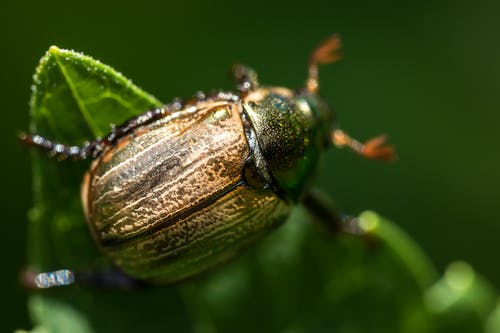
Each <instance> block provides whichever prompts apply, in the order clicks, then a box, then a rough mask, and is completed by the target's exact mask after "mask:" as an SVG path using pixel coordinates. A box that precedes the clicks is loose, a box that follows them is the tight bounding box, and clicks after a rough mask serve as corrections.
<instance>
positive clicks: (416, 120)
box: [0, 0, 500, 332]
mask: <svg viewBox="0 0 500 333" xmlns="http://www.w3.org/2000/svg"><path fill="white" fill-rule="evenodd" d="M499 10H500V3H498V2H495V1H491V2H487V1H475V2H471V1H420V2H413V3H410V2H408V3H406V2H400V1H377V2H371V3H368V2H365V1H359V0H358V1H347V0H343V1H313V0H311V1H307V2H298V1H296V2H294V1H288V2H270V1H261V0H258V1H252V2H229V1H182V2H160V1H157V2H153V1H148V0H144V1H141V2H140V3H135V4H128V3H124V2H121V1H108V2H103V1H95V0H92V1H85V2H78V3H76V2H75V3H70V2H67V1H46V2H45V1H44V2H31V3H30V2H26V1H18V2H13V1H5V0H2V2H1V3H0V36H1V41H2V44H1V45H2V52H0V63H1V64H2V74H1V75H0V78H1V81H0V96H1V100H2V101H3V103H4V106H3V108H2V109H3V119H2V121H1V122H0V123H1V126H2V130H1V131H0V135H1V142H2V144H3V158H2V161H3V163H2V164H1V168H2V170H1V174H2V175H4V181H3V182H2V185H3V186H2V201H1V202H2V208H3V209H2V211H3V216H4V217H3V219H2V221H3V224H4V228H3V232H2V238H3V240H2V242H0V246H1V251H2V253H3V256H2V257H3V258H2V260H3V273H2V274H1V276H0V279H1V282H0V283H1V286H2V287H1V289H2V296H3V299H4V302H2V305H3V306H4V307H5V308H4V309H3V310H2V313H3V314H4V315H2V323H1V324H0V325H1V326H2V327H1V328H2V331H5V332H9V331H12V330H13V329H15V328H19V327H24V328H27V327H30V324H29V323H28V315H27V312H26V310H25V307H26V306H25V291H24V290H23V289H22V288H20V287H19V286H18V282H17V277H18V272H19V271H20V270H21V269H22V268H23V264H24V262H25V256H26V250H25V249H26V234H25V233H26V224H27V218H26V214H27V211H28V209H29V207H30V205H31V184H30V182H31V179H30V159H29V154H28V153H27V152H26V151H25V150H24V149H22V148H21V147H20V146H19V145H18V144H17V141H16V135H17V134H18V132H19V131H21V130H26V129H27V127H28V104H27V103H28V99H29V96H30V85H31V77H32V74H33V72H34V69H35V66H36V65H37V63H38V59H39V58H40V57H41V56H42V55H43V54H44V52H45V51H46V50H47V48H48V47H49V46H50V45H52V44H55V45H58V46H59V47H62V48H71V49H75V50H79V51H83V52H84V53H86V54H88V55H92V56H94V57H95V58H97V59H100V60H101V61H103V62H104V63H107V64H110V65H112V66H113V67H115V68H116V69H117V70H119V71H121V72H123V73H124V74H125V75H126V76H128V77H130V78H132V79H133V80H134V82H135V83H137V84H138V85H139V86H141V87H142V88H144V89H145V90H146V91H148V92H150V93H153V94H154V95H155V96H156V97H158V98H159V99H160V100H162V101H165V102H168V101H169V100H171V99H172V98H173V97H175V96H183V97H189V96H191V94H192V93H194V92H195V91H196V90H209V89H212V88H231V87H232V83H231V81H230V80H228V76H227V73H228V69H229V67H230V65H231V64H232V63H233V62H237V61H238V62H244V63H247V64H249V65H251V66H253V67H254V68H255V69H257V70H258V72H259V73H260V78H261V81H262V82H263V83H268V84H273V85H274V84H276V85H285V86H292V87H296V86H299V85H301V84H303V82H304V79H305V75H306V61H307V57H308V55H309V53H310V52H311V50H312V49H313V48H314V47H315V46H316V45H317V44H318V42H320V41H321V40H322V39H323V38H325V37H326V36H328V35H329V34H331V33H333V32H338V33H340V34H341V36H342V38H343V40H344V48H343V53H344V56H345V57H344V60H342V61H341V62H340V63H338V64H335V65H332V66H328V67H325V68H322V71H321V85H322V86H321V91H322V94H323V95H324V96H325V98H326V99H327V100H328V101H329V102H331V104H332V105H333V107H334V108H335V109H336V111H337V115H338V118H339V121H340V124H341V125H342V127H343V128H344V129H346V130H347V131H348V132H350V133H351V134H352V135H354V136H356V137H359V138H360V139H366V138H368V137H371V136H373V135H376V134H379V133H381V132H386V133H389V134H390V137H391V141H392V142H393V143H395V144H396V145H397V147H398V152H399V156H400V160H399V162H398V163H396V164H391V165H385V164H378V163H373V162H369V161H364V160H362V159H360V158H358V157H356V156H353V155H351V154H349V153H347V152H344V151H333V150H332V151H330V152H329V153H328V154H327V156H326V158H325V161H324V163H323V165H322V167H321V170H320V171H319V173H318V183H319V184H320V187H322V188H323V189H325V190H326V191H327V192H328V193H330V194H331V195H332V196H333V197H334V199H335V200H336V202H337V203H338V205H339V206H340V207H342V209H343V211H344V212H346V213H351V214H354V213H357V212H359V211H361V210H365V209H373V210H376V211H377V212H379V213H380V214H382V215H384V216H386V217H388V218H390V219H391V220H393V221H395V222H397V223H398V224H399V225H400V226H401V227H402V228H403V229H405V230H406V231H407V232H408V234H409V235H410V236H411V237H413V238H414V239H415V240H416V241H417V242H418V243H419V244H420V245H421V246H422V247H423V248H424V250H425V251H426V252H427V254H428V255H429V256H430V257H431V259H432V260H433V261H434V262H435V263H436V264H437V266H438V267H439V268H440V269H441V270H442V269H444V267H445V266H446V264H447V263H449V262H450V261H452V260H456V259H463V260H465V261H468V262H469V263H471V264H472V265H473V266H474V268H475V269H476V270H477V271H478V272H480V273H482V274H483V275H484V276H486V277H487V278H488V279H489V280H490V281H491V282H492V283H493V284H494V285H495V286H496V287H497V288H498V289H500V265H499V264H498V262H497V260H498V259H497V258H496V255H495V253H498V252H499V251H500V244H499V242H498V236H499V235H500V218H499V213H498V211H497V207H498V206H497V205H498V199H499V191H500V190H499V189H500V172H499V170H500V108H499V106H500V100H499V94H498V91H499V88H500V60H499V59H500V39H499V38H498V34H499V32H500V20H499V19H498V18H499V17H500V16H499V14H500V11H499Z"/></svg>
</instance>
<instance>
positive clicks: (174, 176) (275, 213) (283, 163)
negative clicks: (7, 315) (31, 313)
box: [21, 35, 395, 287]
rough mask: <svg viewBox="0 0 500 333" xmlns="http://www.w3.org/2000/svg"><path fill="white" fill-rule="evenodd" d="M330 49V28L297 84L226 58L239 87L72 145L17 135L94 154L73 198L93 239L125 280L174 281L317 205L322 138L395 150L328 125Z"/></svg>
mask: <svg viewBox="0 0 500 333" xmlns="http://www.w3.org/2000/svg"><path fill="white" fill-rule="evenodd" d="M339 47H340V38H339V37H338V36H337V35H333V36H331V37H330V38H328V39H327V40H325V41H324V42H323V43H322V44H320V45H319V46H318V47H317V48H316V49H315V51H314V52H313V53H312V55H311V57H310V60H309V73H308V74H309V75H308V78H307V82H306V85H305V87H303V88H300V89H296V90H291V89H288V88H284V87H267V86H261V85H260V84H259V82H258V79H257V74H256V73H255V72H254V71H253V70H252V69H250V68H248V67H245V66H243V65H235V66H233V74H234V77H235V79H236V81H237V84H238V85H237V90H238V92H237V93H231V92H217V93H214V94H211V95H205V94H203V93H197V94H196V95H195V97H194V98H193V99H191V100H189V101H187V102H184V103H181V102H178V101H177V102H174V103H172V104H170V105H165V106H163V107H161V108H156V109H153V110H149V111H147V112H145V113H143V114H141V115H139V116H137V117H135V118H133V119H130V120H129V121H127V122H125V123H124V124H122V125H121V126H117V127H113V128H112V130H111V132H110V133H109V134H108V135H107V136H105V137H104V138H98V139H95V140H93V141H90V142H88V143H86V144H84V145H83V146H81V147H78V146H69V145H64V144H61V143H58V142H53V141H51V140H48V139H46V138H44V137H42V136H39V135H35V134H33V135H23V136H22V138H21V140H22V141H23V142H24V143H26V144H28V145H30V146H34V147H36V148H39V149H41V150H44V151H46V152H48V153H49V155H50V156H52V157H56V158H59V159H77V160H83V159H89V158H92V159H93V162H92V164H91V167H90V169H89V170H88V171H87V172H86V174H85V176H84V180H83V183H82V188H81V196H82V203H83V210H84V213H85V216H86V219H87V221H88V225H89V227H90V230H91V233H92V236H93V238H94V240H95V241H96V243H97V244H98V246H99V247H100V249H101V250H102V251H103V252H104V253H105V254H106V255H107V256H109V257H110V258H111V260H112V261H113V263H114V264H115V265H116V266H117V267H118V268H119V269H120V270H121V271H122V272H124V273H125V274H126V275H127V276H130V277H132V278H133V279H137V280H139V281H149V282H155V283H156V282H160V283H169V282H175V281H179V280H182V279H185V278H188V277H191V276H194V275H196V274H198V273H200V272H203V271H205V270H207V269H209V268H211V267H213V266H215V265H216V264H218V263H221V262H224V261H226V260H228V259H229V258H231V257H233V256H235V255H236V254H238V253H239V252H240V250H241V249H242V248H243V247H245V246H247V245H248V244H249V243H251V242H252V241H254V240H256V239H257V238H259V237H260V236H261V235H263V234H265V233H267V232H268V231H269V230H271V229H273V228H275V227H276V226H278V225H280V224H281V223H283V222H284V221H285V220H286V219H287V217H288V215H289V213H290V210H291V207H292V206H293V205H295V204H297V203H302V204H304V206H305V207H306V208H309V210H310V211H311V212H312V213H313V214H314V213H315V212H314V210H315V209H317V201H316V199H317V198H316V197H315V195H314V192H313V191H310V186H309V185H310V180H311V176H312V174H313V173H314V168H315V166H316V164H317V161H318V159H319V157H320V155H321V154H322V152H323V151H324V150H325V149H326V148H328V147H329V146H330V145H332V144H335V145H336V146H339V147H348V148H350V149H351V150H353V151H355V152H356V153H358V154H360V155H362V156H364V157H367V158H372V159H381V160H392V159H393V158H394V156H395V153H394V149H393V147H392V146H389V145H385V137H384V136H379V137H376V138H374V139H371V140H369V141H367V142H366V143H361V142H359V141H357V140H355V139H353V138H351V137H350V136H349V135H347V134H346V133H345V132H343V131H342V130H340V129H338V128H336V127H335V124H334V122H333V115H332V112H331V110H330V108H329V107H328V105H327V104H326V102H325V101H324V100H323V99H322V98H321V97H320V96H319V95H318V89H319V84H318V66H319V65H320V64H328V63H331V62H334V61H336V60H338V59H339V58H340V53H339ZM328 223H330V224H331V225H336V226H337V227H339V225H340V224H341V223H342V222H341V221H340V220H338V221H337V220H334V221H329V222H328ZM71 282H73V281H72V272H70V271H67V270H63V271H58V272H49V273H42V274H39V276H38V277H37V280H36V284H37V286H38V287H50V286H57V285H63V284H67V283H71Z"/></svg>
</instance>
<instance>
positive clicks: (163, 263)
mask: <svg viewBox="0 0 500 333" xmlns="http://www.w3.org/2000/svg"><path fill="white" fill-rule="evenodd" d="M250 155H251V151H250V145H249V142H248V138H247V134H246V133H245V128H244V126H243V120H242V104H241V103H239V102H227V101H220V102H217V101H213V100H208V101H205V102H199V103H197V104H195V105H194V106H192V107H191V110H188V109H183V110H180V111H177V112H173V113H172V114H171V115H168V116H166V117H164V118H162V119H161V120H159V121H157V122H155V123H153V124H152V125H150V126H148V127H145V128H142V129H140V130H138V131H136V132H135V133H134V135H132V136H129V137H126V138H123V139H122V140H120V141H119V142H118V143H117V144H116V145H114V146H111V147H109V148H107V149H105V151H104V152H103V154H102V155H101V157H100V158H98V159H97V160H95V161H94V162H93V164H92V166H91V169H90V171H89V172H88V173H87V174H86V176H85V179H84V183H83V185H82V199H83V202H84V207H85V213H86V216H87V220H88V222H89V224H90V227H91V230H92V233H93V236H94V238H95V240H96V241H97V243H98V244H99V245H100V247H101V248H102V250H103V251H104V252H105V253H106V254H107V255H108V256H109V257H110V258H111V259H112V260H113V262H114V263H115V264H116V265H117V266H118V267H120V268H121V269H122V270H123V271H125V272H126V273H127V274H129V275H131V276H134V277H136V278H139V279H145V280H151V281H157V282H172V281H176V280H180V279H183V278H186V277H189V276H192V275H194V274H196V273H198V272H200V271H204V270H206V269H207V268H210V267H212V266H214V265H215V264H217V263H219V262H223V261H225V260H227V259H229V258H230V257H232V256H234V255H235V254H237V253H238V252H239V251H240V250H241V248H242V247H244V246H245V245H247V244H248V243H250V242H251V241H253V240H255V239H256V238H257V237H258V236H259V235H261V234H264V233H266V231H268V230H269V229H271V228H273V227H275V226H277V225H279V224H280V223H282V222H283V221H284V220H285V219H286V217H287V216H288V213H289V210H290V207H289V203H288V202H287V201H286V200H284V199H283V198H280V197H279V196H278V195H277V194H276V193H275V192H274V191H273V190H271V189H270V188H254V187H251V186H249V185H248V184H247V183H246V182H245V181H244V177H243V175H244V170H245V165H246V163H247V160H248V158H249V157H250Z"/></svg>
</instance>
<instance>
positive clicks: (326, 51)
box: [306, 34, 342, 94]
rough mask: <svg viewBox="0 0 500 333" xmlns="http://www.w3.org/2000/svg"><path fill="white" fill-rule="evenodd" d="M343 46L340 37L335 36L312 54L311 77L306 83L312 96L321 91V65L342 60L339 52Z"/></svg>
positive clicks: (310, 62) (329, 38) (310, 63)
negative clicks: (319, 79) (319, 81)
mask: <svg viewBox="0 0 500 333" xmlns="http://www.w3.org/2000/svg"><path fill="white" fill-rule="evenodd" d="M341 45H342V42H341V40H340V37H339V35H337V34H334V35H332V36H330V37H328V38H327V39H326V40H325V41H324V42H323V43H321V44H320V45H319V46H318V47H316V49H315V50H314V51H313V53H312V54H311V57H310V58H309V76H308V78H307V82H306V89H307V91H309V92H310V93H311V94H315V93H317V92H318V89H319V83H318V76H319V73H318V72H319V70H318V67H319V65H326V64H329V63H332V62H335V61H337V60H339V59H340V58H342V55H341V53H340V51H339V49H340V46H341Z"/></svg>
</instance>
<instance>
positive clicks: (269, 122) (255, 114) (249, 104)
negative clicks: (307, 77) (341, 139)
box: [243, 87, 330, 201]
mask: <svg viewBox="0 0 500 333" xmlns="http://www.w3.org/2000/svg"><path fill="white" fill-rule="evenodd" d="M308 97H311V96H305V97H304V96H301V95H300V94H296V93H295V92H293V91H292V90H289V89H286V88H277V87H272V88H261V89H257V90H256V91H253V92H252V93H250V94H249V95H248V96H246V97H245V99H244V101H243V112H244V114H245V116H246V117H248V119H249V121H250V123H251V127H252V129H253V131H254V132H255V137H256V144H258V146H259V147H258V150H259V154H261V156H262V158H263V160H264V161H265V167H266V168H267V170H265V172H268V173H269V175H270V178H271V180H272V182H274V184H271V185H274V187H275V188H276V190H277V191H278V194H280V195H282V196H285V197H287V198H288V199H291V200H292V201H296V200H298V199H299V198H300V196H301V194H302V193H303V191H304V189H305V188H306V187H307V184H308V183H309V180H310V177H311V175H312V174H313V173H314V172H313V171H314V169H315V167H316V164H317V161H318V158H319V156H320V153H321V151H322V150H323V148H324V147H325V140H324V137H325V134H324V133H323V130H322V128H323V127H324V124H322V122H324V120H325V119H318V114H317V112H316V110H313V109H311V106H310V102H309V99H308ZM328 122H330V120H329V119H328ZM327 128H328V129H330V125H328V126H327Z"/></svg>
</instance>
